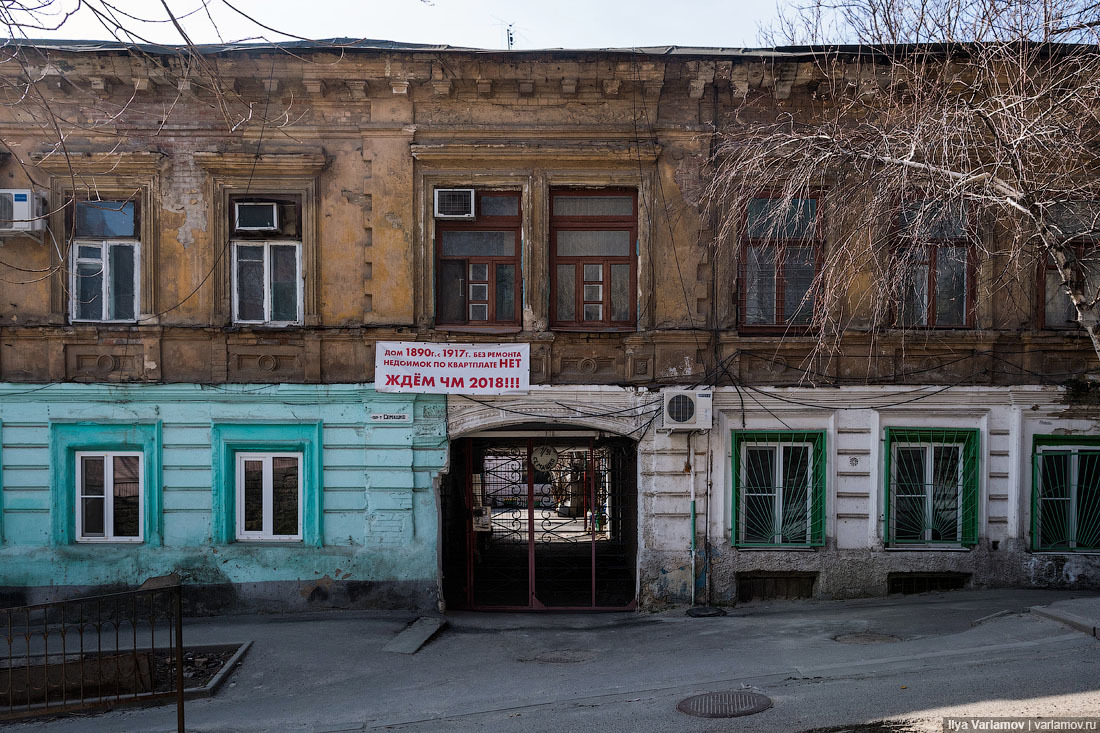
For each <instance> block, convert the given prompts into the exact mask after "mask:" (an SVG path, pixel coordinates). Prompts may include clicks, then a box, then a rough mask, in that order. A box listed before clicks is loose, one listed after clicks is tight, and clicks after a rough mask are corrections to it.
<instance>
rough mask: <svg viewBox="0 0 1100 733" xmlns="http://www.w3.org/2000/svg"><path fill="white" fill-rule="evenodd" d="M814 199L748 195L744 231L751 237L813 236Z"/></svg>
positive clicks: (790, 237) (811, 237) (805, 237)
mask: <svg viewBox="0 0 1100 733" xmlns="http://www.w3.org/2000/svg"><path fill="white" fill-rule="evenodd" d="M816 218H817V201H816V200H814V199H752V200H751V201H749V207H748V224H747V226H746V233H747V234H748V236H749V237H750V238H752V239H813V238H814V236H815V235H816V231H815V228H814V224H815V220H816Z"/></svg>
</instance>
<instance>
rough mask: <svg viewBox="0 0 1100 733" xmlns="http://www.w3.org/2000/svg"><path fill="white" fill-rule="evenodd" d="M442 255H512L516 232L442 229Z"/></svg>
mask: <svg viewBox="0 0 1100 733" xmlns="http://www.w3.org/2000/svg"><path fill="white" fill-rule="evenodd" d="M441 236H442V239H443V255H444V256H446V257H514V256H515V254H516V233H515V232H514V231H510V230H509V231H503V232H465V231H458V232H453V231H444V232H443V233H442V235H441Z"/></svg>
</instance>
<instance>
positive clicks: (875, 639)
mask: <svg viewBox="0 0 1100 733" xmlns="http://www.w3.org/2000/svg"><path fill="white" fill-rule="evenodd" d="M833 641H839V642H840V643H841V644H890V643H892V642H895V641H901V637H898V636H894V635H893V634H880V633H878V632H877V631H860V632H857V633H854V634H841V635H839V636H834V637H833Z"/></svg>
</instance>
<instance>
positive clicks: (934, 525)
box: [931, 445, 962, 541]
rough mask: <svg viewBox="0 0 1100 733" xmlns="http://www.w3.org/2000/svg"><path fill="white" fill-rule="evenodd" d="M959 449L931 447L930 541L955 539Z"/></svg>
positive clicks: (957, 509)
mask: <svg viewBox="0 0 1100 733" xmlns="http://www.w3.org/2000/svg"><path fill="white" fill-rule="evenodd" d="M961 461H962V449H961V448H960V447H959V446H957V445H945V446H936V447H935V448H933V449H932V487H931V488H932V522H931V530H932V537H931V539H932V540H951V541H954V540H958V539H960V538H959V492H960V491H961V489H962V487H961V485H960V481H961V477H960V475H959V466H960V463H961Z"/></svg>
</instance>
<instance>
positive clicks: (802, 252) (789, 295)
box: [783, 247, 816, 323]
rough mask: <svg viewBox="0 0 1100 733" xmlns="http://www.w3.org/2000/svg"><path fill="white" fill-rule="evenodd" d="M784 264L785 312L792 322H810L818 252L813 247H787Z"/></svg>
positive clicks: (812, 311) (788, 319)
mask: <svg viewBox="0 0 1100 733" xmlns="http://www.w3.org/2000/svg"><path fill="white" fill-rule="evenodd" d="M786 256H787V259H786V262H785V263H784V265H783V275H784V277H785V280H786V281H785V283H784V289H783V313H784V315H785V316H786V319H787V321H789V322H790V323H809V322H810V320H811V319H812V318H813V313H814V303H813V293H812V290H811V287H810V286H811V285H813V281H814V265H815V258H816V253H815V252H814V248H813V247H787V248H786Z"/></svg>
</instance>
